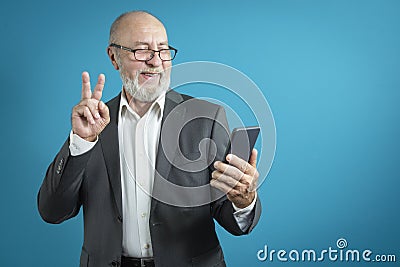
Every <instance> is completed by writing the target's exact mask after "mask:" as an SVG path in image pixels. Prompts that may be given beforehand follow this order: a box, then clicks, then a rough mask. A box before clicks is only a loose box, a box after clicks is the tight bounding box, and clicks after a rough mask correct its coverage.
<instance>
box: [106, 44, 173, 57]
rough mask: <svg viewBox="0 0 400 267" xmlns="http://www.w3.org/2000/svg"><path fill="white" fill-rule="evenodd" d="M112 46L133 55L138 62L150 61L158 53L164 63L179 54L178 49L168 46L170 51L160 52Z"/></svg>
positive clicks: (162, 50) (163, 50)
mask: <svg viewBox="0 0 400 267" xmlns="http://www.w3.org/2000/svg"><path fill="white" fill-rule="evenodd" d="M110 46H113V47H116V48H119V49H122V50H125V51H128V52H131V53H133V55H134V56H135V59H136V60H137V61H149V60H151V59H152V58H153V57H154V55H155V54H156V53H158V56H159V57H160V59H161V60H162V61H171V60H173V59H174V58H175V56H176V53H178V49H176V48H173V47H172V46H168V49H160V50H158V51H157V50H153V49H131V48H129V47H126V46H122V45H118V44H115V43H111V44H110Z"/></svg>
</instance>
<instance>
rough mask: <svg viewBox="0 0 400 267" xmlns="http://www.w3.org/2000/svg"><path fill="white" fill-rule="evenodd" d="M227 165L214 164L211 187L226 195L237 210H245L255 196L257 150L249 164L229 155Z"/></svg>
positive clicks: (252, 154) (253, 152) (254, 151)
mask: <svg viewBox="0 0 400 267" xmlns="http://www.w3.org/2000/svg"><path fill="white" fill-rule="evenodd" d="M226 160H227V161H228V163H229V164H226V163H223V162H221V161H216V162H215V163H214V167H215V171H213V173H212V179H211V181H210V184H211V186H213V187H215V188H217V189H219V190H221V191H222V192H224V193H226V195H227V197H228V199H229V200H230V201H231V202H232V203H233V204H235V206H236V207H238V208H241V209H242V208H245V207H247V206H249V205H250V204H251V202H253V200H254V198H255V196H256V187H257V181H258V176H259V174H258V171H257V169H256V164H257V150H255V149H253V151H252V153H251V156H250V160H249V162H246V161H245V160H243V159H241V158H239V157H237V156H235V155H233V154H229V155H227V157H226Z"/></svg>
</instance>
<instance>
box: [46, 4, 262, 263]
mask: <svg viewBox="0 0 400 267" xmlns="http://www.w3.org/2000/svg"><path fill="white" fill-rule="evenodd" d="M176 52H177V50H176V49H175V48H173V47H171V46H169V44H168V39H167V33H166V30H165V28H164V26H163V24H162V23H161V22H160V21H159V20H158V19H157V18H155V17H154V16H153V15H151V14H149V13H147V12H142V11H133V12H128V13H125V14H123V15H121V16H120V17H118V18H117V19H116V20H115V21H114V23H113V24H112V26H111V31H110V43H109V46H108V48H107V53H108V56H109V58H110V60H111V63H112V64H113V66H114V68H115V69H116V70H118V71H119V72H120V75H121V79H122V83H123V88H122V92H121V93H120V94H119V95H118V96H116V97H115V98H114V99H112V100H111V101H109V102H108V103H107V104H105V103H104V102H102V101H101V97H102V90H103V87H104V84H105V77H104V75H102V74H101V75H99V77H98V80H97V84H96V86H95V87H94V90H93V91H91V86H90V78H89V74H88V73H87V72H84V73H83V74H82V99H81V101H80V102H79V103H78V104H77V105H76V106H75V107H74V108H73V110H72V131H71V133H70V135H69V138H68V140H67V141H66V142H65V143H64V145H63V146H62V148H61V150H60V151H59V153H58V154H57V155H56V157H55V159H54V161H53V162H52V163H51V164H50V166H49V168H48V170H47V173H46V176H45V178H44V181H43V184H42V186H41V188H40V191H39V194H38V207H39V212H40V214H41V216H42V218H43V219H44V220H45V221H46V222H49V223H61V222H63V221H65V220H67V219H69V218H72V217H74V216H76V215H77V214H78V212H79V210H80V207H81V206H82V207H83V213H84V244H83V246H82V252H81V258H80V266H93V267H99V266H100V267H101V266H124V267H128V266H207V267H208V266H225V261H224V256H223V253H222V250H221V247H220V244H219V241H218V238H217V235H216V233H215V225H214V219H215V220H216V221H218V223H219V224H220V225H221V226H222V227H224V228H225V229H226V230H227V231H229V232H230V233H232V234H234V235H243V234H247V233H249V232H250V231H251V230H252V229H253V227H254V226H255V225H256V224H257V222H258V219H259V216H260V212H261V205H260V202H259V200H258V198H257V195H256V192H255V190H254V188H255V187H256V183H257V178H258V172H257V170H256V158H257V153H256V151H255V150H253V153H252V155H251V158H250V161H249V163H247V162H245V161H244V160H242V159H239V158H238V157H236V156H235V155H228V156H227V158H226V161H225V159H223V156H224V151H225V147H226V146H227V143H228V139H229V137H228V134H227V122H226V117H225V113H224V110H223V108H222V107H220V106H218V105H215V104H212V103H209V102H206V101H202V100H197V99H194V98H191V97H189V96H186V95H182V94H178V93H177V92H174V91H173V90H169V91H168V88H169V83H170V72H171V69H170V68H171V61H172V60H173V59H174V57H175V54H176ZM204 140H211V141H212V142H209V143H208V144H205V143H204V142H203V141H204ZM223 161H224V163H223ZM210 185H211V187H210ZM216 192H217V193H216ZM218 192H220V194H218Z"/></svg>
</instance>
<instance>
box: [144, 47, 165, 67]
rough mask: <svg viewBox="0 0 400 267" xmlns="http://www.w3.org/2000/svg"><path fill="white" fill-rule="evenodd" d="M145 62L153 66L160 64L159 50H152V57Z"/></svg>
mask: <svg viewBox="0 0 400 267" xmlns="http://www.w3.org/2000/svg"><path fill="white" fill-rule="evenodd" d="M146 64H147V65H151V66H154V67H158V66H161V64H162V60H161V58H160V52H158V51H156V52H154V55H153V57H152V58H151V59H150V60H147V61H146Z"/></svg>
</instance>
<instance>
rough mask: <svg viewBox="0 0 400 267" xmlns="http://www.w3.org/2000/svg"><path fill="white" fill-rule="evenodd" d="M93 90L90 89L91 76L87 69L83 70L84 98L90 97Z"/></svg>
mask: <svg viewBox="0 0 400 267" xmlns="http://www.w3.org/2000/svg"><path fill="white" fill-rule="evenodd" d="M91 97H92V91H91V90H90V76H89V73H88V72H87V71H84V72H82V99H90V98H91Z"/></svg>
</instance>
